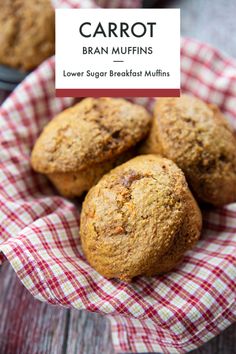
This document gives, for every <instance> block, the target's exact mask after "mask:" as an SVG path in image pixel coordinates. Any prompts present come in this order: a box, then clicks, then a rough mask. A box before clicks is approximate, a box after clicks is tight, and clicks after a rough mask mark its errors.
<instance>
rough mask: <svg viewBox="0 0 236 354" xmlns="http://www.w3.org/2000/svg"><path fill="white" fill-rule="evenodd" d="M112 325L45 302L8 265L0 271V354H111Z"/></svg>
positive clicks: (99, 317) (97, 318) (86, 313)
mask: <svg viewBox="0 0 236 354" xmlns="http://www.w3.org/2000/svg"><path fill="white" fill-rule="evenodd" d="M113 352H114V351H113V345H112V340H111V331H110V323H109V321H108V320H106V319H105V318H104V317H102V316H100V315H98V314H94V313H88V312H86V311H77V310H68V309H64V308H61V307H59V306H52V305H48V304H46V303H42V302H40V301H38V300H36V299H34V298H33V296H32V295H31V294H30V293H29V292H28V291H27V290H26V289H25V288H24V286H23V285H22V284H21V282H20V281H19V279H18V278H17V276H16V274H15V273H14V271H13V270H12V268H11V266H10V265H9V264H8V263H5V264H4V265H3V266H2V268H1V271H0V354H78V353H79V354H84V353H86V354H101V353H103V354H112V353H113Z"/></svg>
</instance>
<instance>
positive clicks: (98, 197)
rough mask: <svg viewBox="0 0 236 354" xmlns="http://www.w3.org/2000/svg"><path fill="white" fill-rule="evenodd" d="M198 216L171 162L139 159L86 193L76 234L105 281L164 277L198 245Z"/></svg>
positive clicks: (158, 159)
mask: <svg viewBox="0 0 236 354" xmlns="http://www.w3.org/2000/svg"><path fill="white" fill-rule="evenodd" d="M201 225H202V220H201V213H200V210H199V208H198V206H197V204H196V202H195V200H194V198H193V196H192V194H191V192H190V191H189V189H188V186H187V183H186V180H185V177H184V174H183V172H182V171H181V170H180V169H179V168H178V167H177V166H176V165H175V164H174V162H172V161H170V160H167V159H166V158H163V157H160V156H157V155H143V156H138V157H135V158H133V159H132V160H129V161H128V162H126V163H124V164H122V165H120V166H118V167H116V168H115V169H113V170H111V171H110V172H109V173H108V174H106V175H104V176H103V177H102V178H101V179H100V181H99V182H98V183H97V184H96V185H95V186H94V187H93V188H91V189H90V191H89V192H88V194H87V196H86V198H85V201H84V203H83V207H82V213H81V225H80V234H81V241H82V248H83V250H84V253H85V256H86V258H87V260H88V262H89V263H90V264H91V266H92V267H94V268H95V269H96V270H97V271H98V272H99V273H100V274H102V275H104V276H105V277H107V278H119V279H121V280H124V281H128V282H129V281H131V279H132V278H134V277H136V276H138V275H147V276H151V275H155V274H159V273H164V272H167V271H169V270H171V269H172V268H174V267H175V266H176V264H178V263H179V262H180V261H181V259H182V257H183V254H184V253H185V251H187V250H188V249H190V248H191V247H192V246H193V245H194V244H195V242H196V241H197V240H198V238H199V236H200V231H201Z"/></svg>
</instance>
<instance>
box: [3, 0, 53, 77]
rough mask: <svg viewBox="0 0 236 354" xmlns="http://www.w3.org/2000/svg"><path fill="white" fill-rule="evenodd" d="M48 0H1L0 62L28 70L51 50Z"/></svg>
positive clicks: (51, 31)
mask: <svg viewBox="0 0 236 354" xmlns="http://www.w3.org/2000/svg"><path fill="white" fill-rule="evenodd" d="M54 22H55V21H54V10H53V8H52V5H51V3H50V0H34V1H32V0H1V4H0V62H1V64H5V65H9V66H11V67H14V68H19V69H22V70H25V71H27V70H31V69H33V68H35V67H36V66H38V65H39V64H40V63H41V62H42V61H43V60H45V59H46V58H48V57H49V56H51V55H53V54H54V41H55V39H54Z"/></svg>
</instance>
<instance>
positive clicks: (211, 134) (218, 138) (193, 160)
mask: <svg viewBox="0 0 236 354" xmlns="http://www.w3.org/2000/svg"><path fill="white" fill-rule="evenodd" d="M142 151H143V152H147V153H160V154H162V155H163V156H165V157H167V158H169V159H171V160H173V161H174V162H175V163H176V164H177V165H178V166H179V167H180V168H181V169H182V170H183V171H184V173H185V176H186V178H187V181H188V183H189V184H190V187H191V188H192V189H193V191H194V192H195V194H196V195H197V196H198V198H199V199H201V200H204V201H206V202H209V203H212V204H214V205H222V204H226V203H230V202H232V201H235V200H236V139H235V137H234V134H233V132H232V130H231V128H230V127H229V125H228V123H227V121H226V119H225V117H224V115H223V114H222V113H221V112H220V110H219V108H218V107H216V106H215V105H213V104H206V103H204V102H203V101H201V100H199V99H197V98H195V97H192V96H188V95H182V96H181V97H180V98H162V99H158V100H157V102H156V105H155V109H154V119H153V125H152V128H151V132H150V135H149V137H148V139H147V142H146V143H145V144H144V147H143V149H142Z"/></svg>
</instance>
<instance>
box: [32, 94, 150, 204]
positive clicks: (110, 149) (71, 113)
mask: <svg viewBox="0 0 236 354" xmlns="http://www.w3.org/2000/svg"><path fill="white" fill-rule="evenodd" d="M150 122H151V117H150V115H149V113H148V112H147V110H146V109H145V108H144V107H142V106H139V105H136V104H133V103H131V102H128V101H126V100H124V99H112V98H99V99H95V98H86V99H84V100H82V101H81V102H80V103H78V104H76V105H75V106H73V107H71V108H68V109H66V110H65V111H63V112H61V113H60V114H58V115H57V116H56V117H55V118H54V119H53V120H52V121H51V122H50V123H49V124H48V125H47V126H46V127H45V128H44V130H43V132H42V134H41V135H40V136H39V138H38V140H37V141H36V143H35V146H34V148H33V151H32V156H31V164H32V167H33V168H34V170H35V171H37V172H40V173H43V174H45V175H47V176H48V177H49V178H50V180H51V181H52V182H53V183H54V184H55V186H56V187H57V189H58V190H59V192H60V193H61V194H62V195H65V196H69V197H73V196H80V195H81V194H82V193H83V192H85V191H87V190H88V189H89V188H90V187H91V186H92V185H93V184H94V183H96V182H97V181H98V180H99V179H100V177H101V176H102V175H103V174H104V173H106V172H108V171H109V170H110V169H111V168H113V167H114V166H116V165H117V164H119V163H122V162H124V161H125V160H127V159H129V158H130V157H132V154H133V152H132V148H133V147H134V146H135V145H136V144H137V143H138V142H139V141H140V140H142V139H143V138H144V137H145V136H146V135H147V133H148V131H149V129H150Z"/></svg>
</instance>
